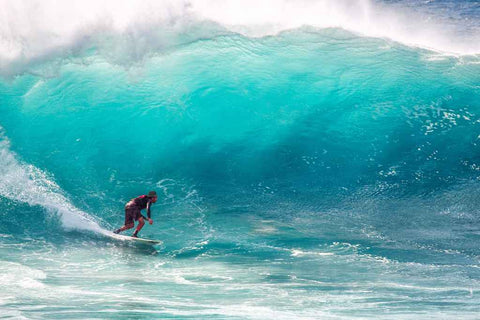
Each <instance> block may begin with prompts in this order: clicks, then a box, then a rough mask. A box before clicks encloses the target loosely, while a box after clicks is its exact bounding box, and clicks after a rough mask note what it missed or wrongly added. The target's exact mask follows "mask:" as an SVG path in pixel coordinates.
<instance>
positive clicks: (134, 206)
mask: <svg viewBox="0 0 480 320" xmlns="http://www.w3.org/2000/svg"><path fill="white" fill-rule="evenodd" d="M155 202H157V193H156V192H155V191H150V192H149V193H148V194H147V195H142V196H139V197H136V198H134V199H132V200H130V201H128V202H127V204H126V205H125V224H124V225H123V227H121V228H120V229H117V230H115V231H113V233H120V232H122V231H125V230H127V229H132V228H133V227H134V226H135V221H138V225H137V229H135V232H134V233H133V235H132V237H135V238H137V237H138V232H139V231H140V230H142V228H143V225H144V224H145V219H147V220H148V223H150V224H153V220H152V219H151V218H150V207H151V206H152V203H155ZM143 209H147V218H145V217H144V216H143V215H142V213H141V212H140V210H143Z"/></svg>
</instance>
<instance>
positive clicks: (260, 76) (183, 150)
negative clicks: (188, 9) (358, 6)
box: [0, 1, 480, 319]
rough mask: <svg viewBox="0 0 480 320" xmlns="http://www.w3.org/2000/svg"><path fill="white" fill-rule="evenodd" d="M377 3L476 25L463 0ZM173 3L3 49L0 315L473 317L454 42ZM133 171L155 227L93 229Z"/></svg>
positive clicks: (470, 166) (473, 129)
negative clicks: (266, 25) (273, 23)
mask: <svg viewBox="0 0 480 320" xmlns="http://www.w3.org/2000/svg"><path fill="white" fill-rule="evenodd" d="M127 3H128V2H127ZM319 3H320V4H322V3H324V2H322V1H319ZM359 3H364V4H365V3H367V4H369V5H372V6H375V5H379V3H378V2H372V3H370V2H359ZM286 5H287V4H286ZM5 6H6V8H7V9H8V10H10V9H11V8H9V6H8V5H7V4H6V5H5ZM12 6H13V5H12ZM382 6H386V8H388V6H391V8H398V7H408V8H410V9H409V10H412V8H415V7H418V8H419V9H418V10H421V11H420V12H423V13H424V14H428V15H432V14H438V17H437V19H438V21H439V22H438V23H440V24H441V23H444V21H446V20H448V19H450V20H454V21H456V22H455V23H453V22H451V21H450V23H453V25H454V27H455V28H456V29H455V30H460V31H458V32H459V33H458V34H457V35H467V36H469V37H470V38H474V37H475V36H478V34H477V33H476V32H478V17H479V13H478V10H479V5H478V3H476V2H472V1H464V2H457V3H456V4H455V2H449V1H438V2H436V3H435V4H432V6H433V7H432V6H428V5H427V4H425V3H424V2H422V3H417V2H415V1H403V2H402V1H385V2H384V3H383V4H382ZM47 8H48V7H47ZM223 9H224V8H223ZM343 9H344V8H343ZM8 10H5V12H6V13H4V14H8V13H10V11H8ZM339 10H340V9H339ZM385 10H386V9H385ZM12 12H13V11H12ZM412 12H413V11H412ZM152 15H154V13H152ZM464 17H469V18H470V20H468V19H467V20H468V21H469V22H468V23H467V22H465V21H466V20H465V21H464V20H462V19H464ZM455 19H456V20H455ZM175 23H176V22H171V21H170V22H169V24H168V27H165V25H163V24H162V25H161V27H163V28H164V29H161V28H160V27H158V25H155V28H157V27H158V28H160V31H161V32H160V33H162V32H164V33H165V34H166V36H165V38H163V37H162V38H161V40H162V41H160V40H159V33H157V31H158V30H157V29H149V28H147V27H142V28H140V29H139V30H134V31H135V32H134V31H132V30H130V31H128V30H127V32H124V33H120V34H117V33H115V32H112V31H108V32H107V31H105V30H103V29H101V30H100V31H98V30H97V31H98V32H97V31H96V32H97V33H94V34H90V35H89V36H88V37H86V38H80V40H81V41H80V40H79V39H76V40H77V41H80V44H77V45H76V46H68V45H67V46H60V47H55V48H49V49H48V50H47V51H45V52H42V53H39V52H40V51H39V49H38V47H37V46H39V47H42V44H40V45H39V43H37V42H28V41H31V39H30V40H29V38H28V37H26V38H23V40H24V41H25V43H26V44H25V43H24V45H23V46H22V48H23V49H22V50H24V51H22V54H20V55H19V56H18V57H14V58H8V59H7V58H5V57H6V56H4V57H3V58H4V59H3V60H2V64H0V65H2V66H3V67H4V68H3V70H2V71H3V77H2V80H1V81H0V126H1V127H0V129H1V130H0V221H1V223H0V269H1V274H0V284H1V287H2V290H1V293H0V310H2V312H1V316H0V317H2V318H12V319H153V318H158V319H168V318H182V319H273V318H275V319H371V318H379V319H432V318H435V319H451V318H461V319H478V317H479V314H480V307H479V305H480V260H479V259H480V249H479V244H480V225H479V223H480V211H479V209H478V207H479V204H480V192H479V186H480V182H479V179H480V173H479V170H480V145H479V144H480V140H479V137H480V124H479V123H480V59H479V56H478V52H477V53H475V50H474V52H473V53H472V52H471V50H470V51H468V52H463V53H462V52H461V51H462V50H463V49H464V48H465V47H466V46H467V45H468V41H467V40H465V41H464V42H456V44H457V45H456V47H455V48H457V49H458V50H457V51H460V52H456V53H453V54H452V53H451V52H450V53H448V54H447V53H444V52H439V51H438V50H431V49H428V48H423V47H422V46H412V45H406V44H404V43H402V42H401V41H396V40H398V39H395V37H392V38H393V39H390V38H388V37H374V36H370V35H365V34H362V32H360V33H358V32H354V30H353V31H352V30H350V28H348V27H327V28H320V27H316V26H309V25H308V23H306V24H305V25H303V26H301V27H295V28H285V30H282V32H280V33H274V34H267V35H263V36H260V37H254V36H249V34H248V33H246V34H245V33H242V32H236V31H238V30H236V29H235V28H234V29H235V30H234V31H232V29H229V28H225V27H222V26H221V25H220V24H221V23H219V22H218V21H217V22H215V23H213V22H211V21H210V22H209V21H207V22H206V21H203V20H201V21H194V22H190V23H191V25H189V26H188V28H187V29H182V28H177V27H176V25H175ZM172 24H173V25H174V27H172V26H171V25H172ZM449 26H450V25H449ZM12 28H13V27H12ZM172 28H173V29H172ZM452 28H453V27H452ZM178 29H181V30H180V31H179V30H178ZM9 30H10V29H9ZM22 30H23V29H22ZM185 30H187V31H185ZM362 30H363V29H362ZM0 31H2V32H4V39H8V36H11V33H5V32H6V31H5V29H2V28H0ZM10 32H11V30H10ZM19 32H20V31H19ZM22 32H23V31H22ZM21 35H23V34H21ZM207 35H208V36H207ZM448 35H449V36H451V34H448ZM34 36H37V35H36V34H34ZM43 36H44V34H43V33H42V37H43ZM19 38H21V37H20V36H19ZM467 38H468V37H467ZM470 38H468V39H470ZM455 39H456V38H455ZM455 39H450V40H451V41H450V42H449V43H455V41H454V40H455ZM457 40H458V39H457ZM19 41H20V40H19ZM38 41H39V40H38ZM40 43H41V42H40ZM146 43H147V44H146ZM148 43H150V44H151V43H155V45H148ZM432 43H433V42H432ZM429 44H430V43H429ZM437 44H439V45H441V44H442V42H438V43H437ZM44 46H45V47H48V46H49V43H47V42H46V43H45V44H44ZM450 48H451V47H449V49H450ZM34 49H35V50H34ZM437 49H438V48H437ZM29 50H30V51H29ZM472 50H473V49H472ZM447 51H448V50H447ZM12 52H13V51H12ZM149 190H156V191H157V192H158V193H159V195H160V197H159V200H158V202H157V203H156V204H155V205H154V206H153V210H152V212H153V213H152V215H153V220H154V224H153V225H152V226H150V225H146V226H145V227H144V229H143V230H142V231H141V235H142V236H144V237H147V238H155V239H162V240H163V241H164V243H163V245H161V246H157V247H151V248H150V247H138V246H132V245H128V244H124V243H122V242H118V241H115V240H112V239H110V238H108V237H106V236H105V235H104V233H105V232H106V231H107V230H113V229H114V228H117V227H119V226H120V225H121V224H122V223H123V219H124V217H123V207H124V205H125V203H126V202H127V201H128V200H129V199H130V198H132V197H135V196H138V195H140V194H144V193H146V192H148V191H149ZM126 234H128V232H126Z"/></svg>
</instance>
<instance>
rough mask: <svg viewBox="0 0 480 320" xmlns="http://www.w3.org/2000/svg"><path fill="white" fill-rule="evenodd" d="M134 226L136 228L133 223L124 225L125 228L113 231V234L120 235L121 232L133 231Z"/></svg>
mask: <svg viewBox="0 0 480 320" xmlns="http://www.w3.org/2000/svg"><path fill="white" fill-rule="evenodd" d="M134 226H135V224H133V223H130V224H126V225H124V226H123V227H121V228H120V229H117V230H115V231H113V233H120V232H122V231H125V230H128V229H132V228H133V227H134Z"/></svg>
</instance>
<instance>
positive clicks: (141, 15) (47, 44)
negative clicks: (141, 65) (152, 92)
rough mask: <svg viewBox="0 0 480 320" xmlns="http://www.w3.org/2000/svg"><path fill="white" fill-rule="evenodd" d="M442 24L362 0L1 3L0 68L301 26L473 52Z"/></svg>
mask: <svg viewBox="0 0 480 320" xmlns="http://www.w3.org/2000/svg"><path fill="white" fill-rule="evenodd" d="M442 21H443V20H441V19H436V17H435V16H432V15H426V14H422V13H420V12H416V11H414V10H413V9H412V8H408V9H407V8H403V9H402V8H399V6H398V5H397V6H395V7H389V6H386V5H385V4H381V3H379V2H376V1H368V0H359V1H355V2H352V1H346V0H341V1H327V0H315V1H313V0H312V1H307V0H303V1H289V0H270V1H262V2H258V1H251V0H248V1H233V0H232V1H218V0H190V1H169V0H165V1H142V2H134V1H129V0H122V1H110V0H104V1H68V2H57V1H53V0H47V1H36V0H34V1H8V0H6V1H2V2H1V3H0V68H1V69H2V70H3V72H2V73H3V74H15V73H18V72H22V71H24V69H25V66H27V65H29V64H31V63H35V62H38V61H45V60H52V59H55V58H58V57H67V56H69V55H72V54H73V55H78V54H81V53H82V52H84V51H85V50H89V49H91V48H95V49H98V50H100V51H102V52H103V53H104V54H107V55H110V56H114V57H115V59H117V60H122V61H138V60H141V59H143V58H144V57H145V56H148V55H149V54H150V53H157V52H162V51H165V50H168V49H169V48H172V47H173V46H176V45H180V44H184V43H188V42H191V41H195V40H198V39H204V38H213V37H215V36H217V35H219V34H226V33H232V32H233V33H240V34H242V35H244V36H248V37H263V36H269V35H275V34H278V33H279V32H282V31H285V30H291V29H296V28H300V27H304V26H309V27H314V28H320V29H321V28H342V29H345V30H348V31H350V32H354V33H356V34H359V35H363V36H369V37H380V38H388V39H392V40H394V41H397V42H400V43H403V44H406V45H411V46H418V47H422V48H428V49H432V50H435V51H441V52H450V53H455V54H460V55H464V54H477V53H479V52H480V41H477V40H479V39H478V38H479V35H478V33H475V32H471V33H466V32H464V31H465V28H464V27H463V26H458V25H456V24H448V25H446V24H444V23H443V22H442Z"/></svg>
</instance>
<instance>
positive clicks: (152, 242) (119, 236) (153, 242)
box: [108, 233, 163, 246]
mask: <svg viewBox="0 0 480 320" xmlns="http://www.w3.org/2000/svg"><path fill="white" fill-rule="evenodd" d="M108 236H109V237H111V238H114V239H117V240H122V241H132V242H133V243H141V244H148V245H152V246H153V245H157V244H162V243H163V241H162V240H155V239H145V238H135V237H129V236H124V235H122V234H115V233H111V234H108Z"/></svg>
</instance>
